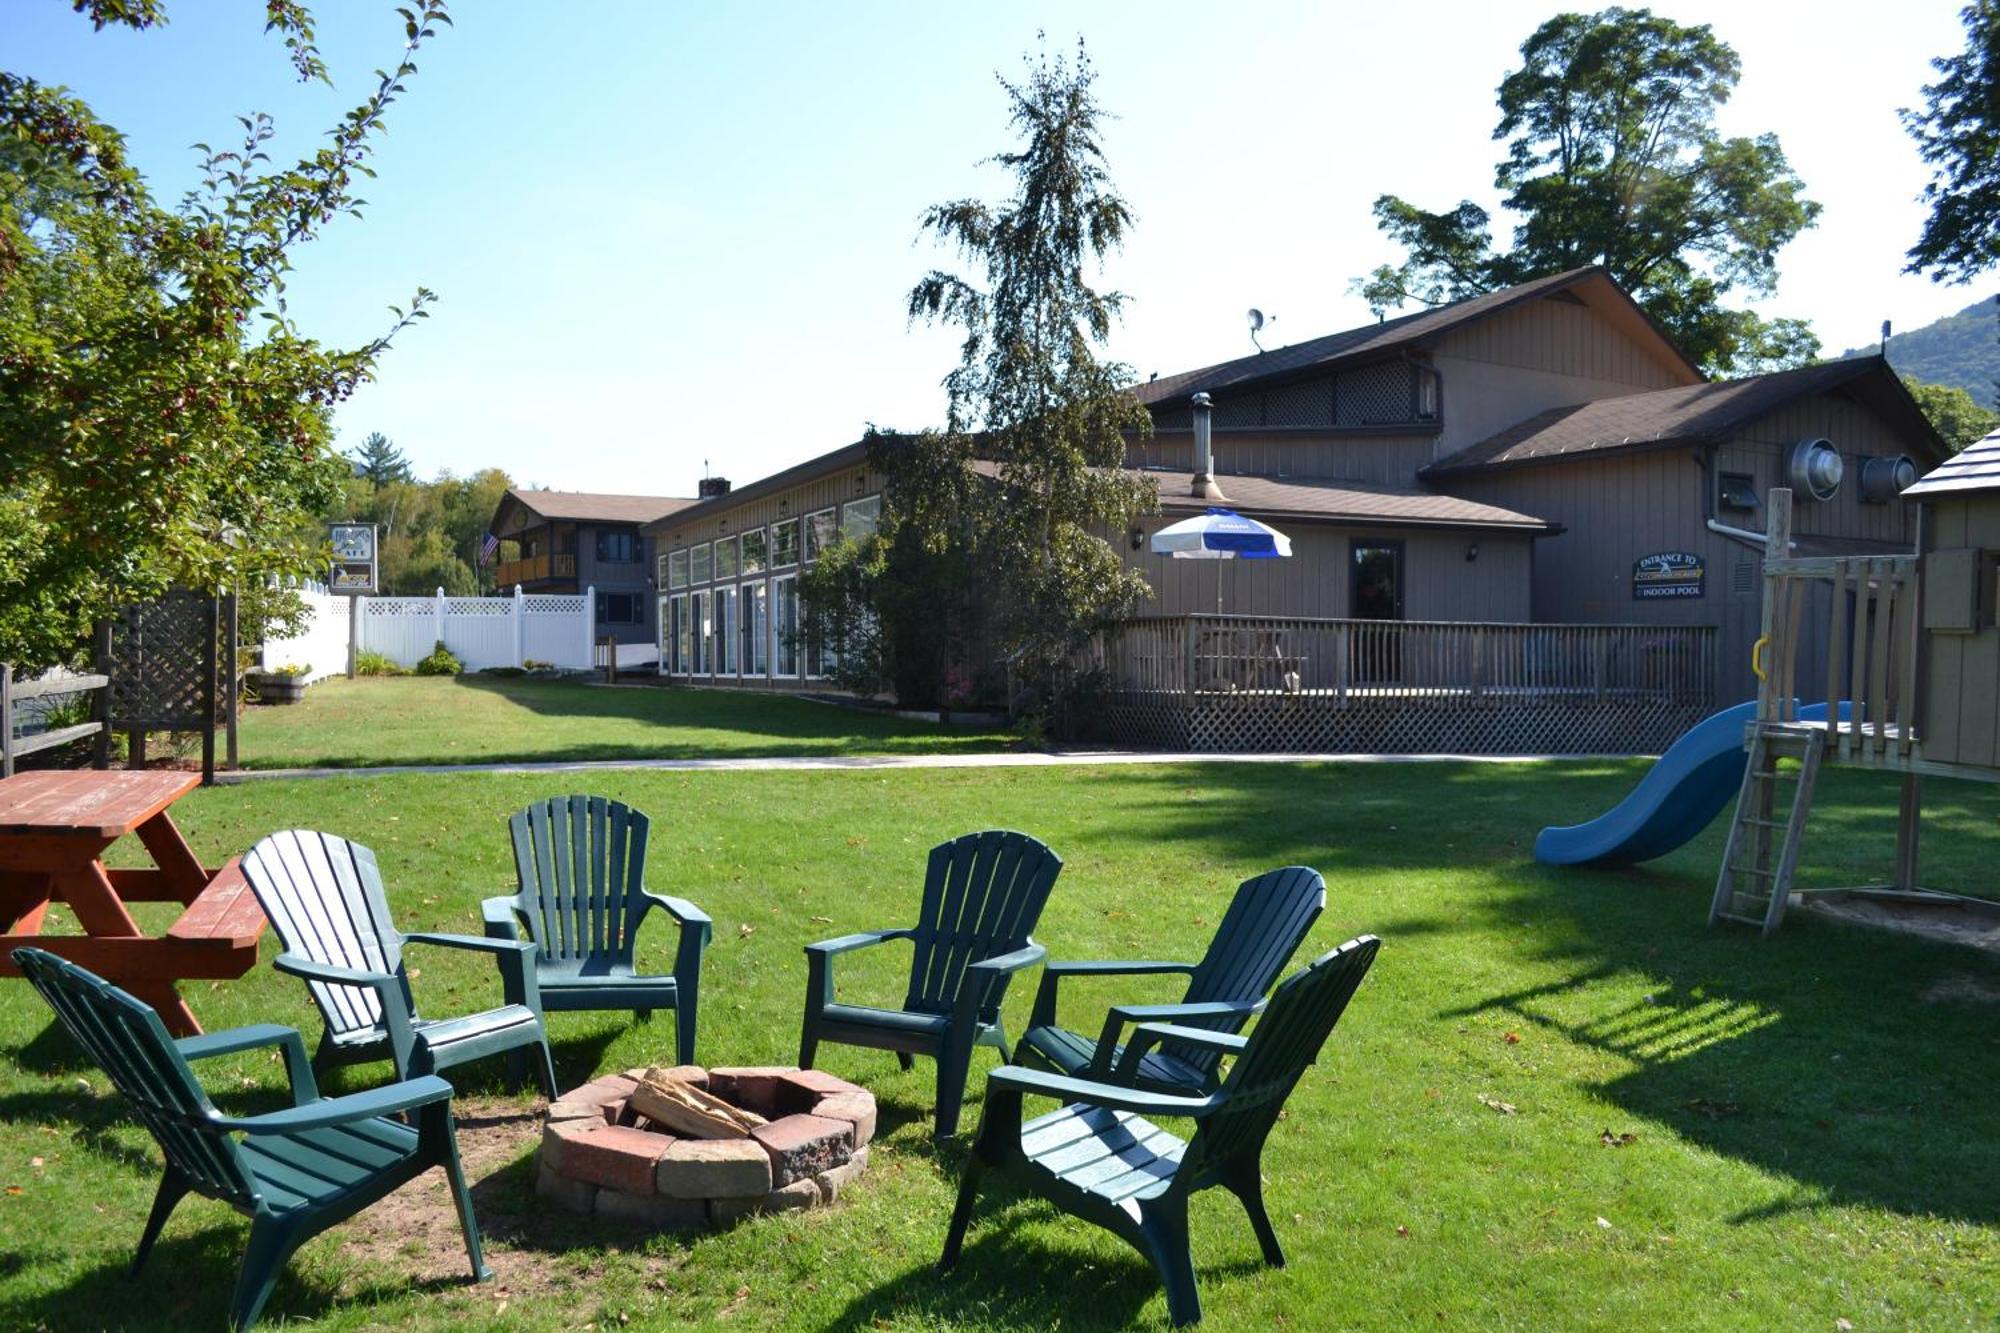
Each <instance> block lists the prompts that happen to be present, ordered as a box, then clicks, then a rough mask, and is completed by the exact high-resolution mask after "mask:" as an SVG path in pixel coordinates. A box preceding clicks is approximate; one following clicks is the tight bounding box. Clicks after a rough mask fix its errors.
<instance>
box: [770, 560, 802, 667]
mask: <svg viewBox="0 0 2000 1333" xmlns="http://www.w3.org/2000/svg"><path fill="white" fill-rule="evenodd" d="M771 674H772V675H774V676H796V675H798V674H799V581H798V579H796V578H782V579H772V580H771Z"/></svg>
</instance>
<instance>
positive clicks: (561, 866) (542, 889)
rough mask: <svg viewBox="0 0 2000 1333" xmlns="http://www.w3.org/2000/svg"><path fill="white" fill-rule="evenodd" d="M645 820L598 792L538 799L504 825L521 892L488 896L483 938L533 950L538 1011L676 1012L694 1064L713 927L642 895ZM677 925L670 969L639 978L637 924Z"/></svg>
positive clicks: (687, 1059)
mask: <svg viewBox="0 0 2000 1333" xmlns="http://www.w3.org/2000/svg"><path fill="white" fill-rule="evenodd" d="M651 827H652V823H651V821H650V820H648V819H647V818H646V816H645V815H643V814H640V813H639V812H638V811H637V810H634V809H632V808H630V807H629V806H626V805H624V804H622V803H620V802H618V801H607V800H605V799H604V798H603V797H602V796H557V797H553V798H551V799H549V800H546V801H537V802H535V804H533V805H531V806H529V807H528V808H527V809H526V810H523V811H521V812H520V813H519V814H517V815H515V816H514V817H513V818H512V819H510V820H509V821H508V828H509V829H510V831H511V832H512V834H513V840H514V871H515V874H516V876H517V877H518V879H519V881H520V886H521V890H520V892H519V893H516V894H514V895H513V896H511V897H506V898H488V899H487V900H486V902H485V904H484V911H485V917H486V933H487V935H488V936H490V937H492V938H494V939H503V940H518V939H526V940H527V941H529V942H530V943H532V944H533V945H534V946H535V977H536V981H537V983H538V984H539V987H540V990H541V995H542V1011H543V1012H544V1013H555V1012H558V1011H561V1012H571V1011H576V1010H603V1009H624V1010H631V1011H632V1012H634V1013H636V1014H637V1015H638V1016H639V1017H640V1018H649V1017H651V1016H652V1012H653V1010H655V1009H671V1010H673V1012H674V1035H675V1038H676V1044H677V1046H678V1055H677V1059H678V1060H679V1062H680V1063H681V1064H684V1065H691V1064H693V1063H694V1037H695V1019H696V1006H697V1002H698V1000H699V998H700V989H699V988H700V985H701V956H702V951H703V950H705V949H706V948H707V947H708V942H709V938H710V936H711V933H712V931H713V926H712V925H711V924H710V921H709V918H708V915H707V914H706V913H704V912H703V911H702V910H701V909H700V908H698V907H696V906H695V905H694V904H693V903H690V902H688V901H687V900H686V899H684V898H663V897H661V896H660V895H659V894H656V893H648V892H647V891H646V838H647V834H648V832H649V831H650V830H651ZM656 907H657V908H659V909H660V910H661V911H663V912H665V913H666V914H667V915H668V916H670V917H672V918H673V919H674V920H675V921H676V922H678V923H679V925H680V944H679V947H678V950H677V951H676V953H675V955H674V970H673V972H672V974H671V975H668V976H646V975H641V974H640V973H639V972H638V971H637V970H636V968H635V967H634V965H633V946H634V943H635V941H636V940H637V938H638V934H639V925H640V923H641V922H643V921H644V920H645V919H646V914H647V913H648V912H649V911H651V910H652V909H653V908H656Z"/></svg>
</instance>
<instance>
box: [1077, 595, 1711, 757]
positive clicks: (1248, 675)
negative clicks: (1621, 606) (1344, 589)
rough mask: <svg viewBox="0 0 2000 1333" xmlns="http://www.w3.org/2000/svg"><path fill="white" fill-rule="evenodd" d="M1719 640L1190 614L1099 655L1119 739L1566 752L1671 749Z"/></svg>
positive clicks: (1650, 629)
mask: <svg viewBox="0 0 2000 1333" xmlns="http://www.w3.org/2000/svg"><path fill="white" fill-rule="evenodd" d="M1715 640H1716V634H1715V631H1714V630H1713V629H1712V628H1710V627H1707V626H1636V625H1523V624H1511V623H1485V622H1465V621H1380V620H1330V619H1319V618H1307V617H1290V616H1231V615H1186V616H1146V617H1140V618H1136V619H1132V620H1127V621H1122V622H1120V623H1118V624H1117V625H1114V626H1112V627H1110V628H1109V629H1107V630H1105V631H1104V632H1103V633H1102V634H1100V635H1099V636H1098V639H1097V641H1096V644H1095V646H1094V654H1095V659H1096V660H1095V665H1097V666H1098V667H1100V668H1101V669H1102V670H1103V672H1104V676H1105V684H1106V686H1107V688H1108V692H1109V695H1110V699H1111V708H1110V711H1111V713H1112V715H1113V718H1114V726H1113V730H1114V732H1122V733H1124V734H1122V735H1120V737H1119V738H1120V739H1127V740H1138V741H1142V742H1144V741H1148V740H1150V741H1152V742H1153V743H1166V744H1176V743H1178V744H1187V745H1191V746H1194V747H1195V748H1204V749H1210V748H1212V749H1258V750H1273V749H1276V750H1286V749H1298V750H1306V749H1322V748H1326V747H1327V745H1328V744H1329V743H1338V744H1339V745H1340V746H1341V748H1354V749H1369V750H1375V749H1379V750H1384V751H1392V752H1393V751H1402V750H1408V749H1410V748H1413V747H1415V748H1421V749H1427V750H1428V749H1450V750H1458V751H1462V752H1468V753H1470V752H1482V751H1493V750H1500V751H1515V750H1535V751H1539V752H1548V753H1556V752H1574V751H1578V750H1638V749H1646V750H1652V749H1659V748H1663V747H1664V744H1665V743H1668V742H1670V741H1671V739H1672V737H1673V736H1674V735H1675V734H1678V733H1677V731H1676V730H1674V729H1675V728H1681V727H1685V726H1686V725H1689V724H1690V723H1691V722H1693V721H1695V720H1698V719H1699V718H1700V717H1701V716H1702V715H1703V712H1704V711H1705V710H1706V709H1707V707H1708V706H1709V704H1710V703H1711V702H1712V700H1713V698H1714V689H1715V677H1716V662H1715V651H1716V649H1715ZM1619 719H1624V720H1625V721H1624V723H1623V724H1621V722H1620V721H1619ZM1121 723H1122V725H1120V724H1121ZM1621 725H1622V726H1623V729H1622V730H1621ZM1138 733H1144V734H1143V735H1141V734H1138Z"/></svg>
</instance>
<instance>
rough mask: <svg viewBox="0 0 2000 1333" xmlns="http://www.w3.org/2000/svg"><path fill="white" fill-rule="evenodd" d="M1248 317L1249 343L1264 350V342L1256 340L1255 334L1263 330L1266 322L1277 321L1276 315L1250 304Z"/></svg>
mask: <svg viewBox="0 0 2000 1333" xmlns="http://www.w3.org/2000/svg"><path fill="white" fill-rule="evenodd" d="M1248 318H1249V320H1250V345H1251V346H1252V347H1254V348H1256V349H1257V350H1258V351H1260V352H1261V351H1263V350H1264V344H1262V343H1260V342H1258V341H1257V335H1258V334H1259V333H1261V332H1263V331H1264V326H1265V325H1266V324H1275V323H1277V322H1278V317H1277V316H1276V315H1266V314H1265V313H1264V312H1263V311H1261V310H1259V309H1258V308H1257V307H1256V306H1251V307H1250V313H1249V316H1248Z"/></svg>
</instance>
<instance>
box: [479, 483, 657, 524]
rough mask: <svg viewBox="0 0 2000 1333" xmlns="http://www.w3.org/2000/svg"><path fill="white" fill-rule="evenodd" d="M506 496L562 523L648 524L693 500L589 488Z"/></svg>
mask: <svg viewBox="0 0 2000 1333" xmlns="http://www.w3.org/2000/svg"><path fill="white" fill-rule="evenodd" d="M507 495H508V497H510V498H511V499H513V500H514V501H515V502H516V503H518V504H519V505H520V506H521V507H522V508H523V509H526V510H527V511H528V512H529V513H531V514H534V515H536V516H538V517H540V518H544V519H550V520H557V521H561V522H565V523H650V522H652V521H653V520H654V519H656V518H665V517H666V516H667V515H668V514H671V513H673V512H675V511H676V510H680V509H685V508H687V507H688V506H689V505H691V504H693V503H694V500H693V499H692V498H690V497H685V496H678V495H599V494H594V493H592V492H590V491H527V490H522V489H520V488H519V487H514V488H511V489H509V490H508V492H507Z"/></svg>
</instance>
